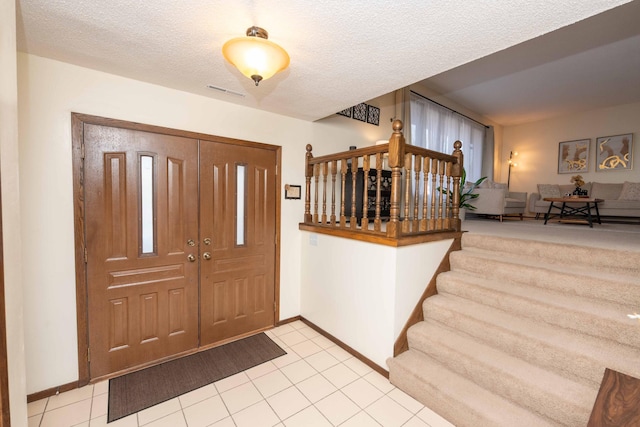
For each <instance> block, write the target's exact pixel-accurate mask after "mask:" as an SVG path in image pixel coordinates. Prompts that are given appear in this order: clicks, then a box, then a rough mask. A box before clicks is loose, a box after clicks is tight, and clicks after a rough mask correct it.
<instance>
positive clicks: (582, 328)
mask: <svg viewBox="0 0 640 427" xmlns="http://www.w3.org/2000/svg"><path fill="white" fill-rule="evenodd" d="M437 288H438V292H439V293H450V294H452V295H456V296H459V297H462V298H467V299H469V300H472V301H475V302H478V303H481V304H486V305H488V306H490V307H494V308H498V309H500V310H503V311H506V312H508V313H511V314H513V315H516V316H525V317H527V318H530V319H533V320H536V321H540V322H546V323H548V324H552V325H556V326H560V327H563V328H568V329H573V330H577V331H579V332H582V333H585V334H588V335H593V336H596V337H600V338H603V339H609V340H613V341H617V342H619V343H621V344H625V345H630V346H633V347H638V348H639V349H640V333H638V330H637V327H635V326H636V325H633V324H632V323H631V322H629V321H628V320H629V319H628V318H627V316H626V314H625V313H623V312H621V313H620V319H619V320H617V321H616V320H613V319H603V318H600V317H593V316H590V315H589V313H584V312H579V311H574V310H571V309H568V308H565V307H562V308H560V307H556V306H552V305H548V304H545V303H541V302H539V301H534V300H530V299H526V298H521V297H518V296H515V295H511V294H508V293H503V292H497V291H495V290H492V289H487V288H483V287H480V286H477V285H475V284H473V283H470V282H466V283H462V282H461V281H460V280H455V281H454V280H450V279H449V277H448V276H447V274H440V275H439V276H438V278H437Z"/></svg>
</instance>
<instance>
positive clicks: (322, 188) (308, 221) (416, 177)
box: [301, 120, 463, 243]
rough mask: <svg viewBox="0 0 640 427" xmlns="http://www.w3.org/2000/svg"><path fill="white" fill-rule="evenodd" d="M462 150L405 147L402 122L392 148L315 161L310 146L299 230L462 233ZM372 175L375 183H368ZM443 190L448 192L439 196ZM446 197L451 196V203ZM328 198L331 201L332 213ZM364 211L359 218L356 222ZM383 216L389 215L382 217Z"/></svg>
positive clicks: (396, 234) (396, 123) (394, 235)
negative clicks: (385, 193)
mask: <svg viewBox="0 0 640 427" xmlns="http://www.w3.org/2000/svg"><path fill="white" fill-rule="evenodd" d="M461 146H462V143H461V142H460V141H456V142H455V143H454V151H453V154H451V155H450V154H444V153H439V152H436V151H432V150H427V149H424V148H421V147H416V146H413V145H407V144H406V141H405V139H404V136H403V134H402V122H401V121H400V120H396V121H394V122H393V134H392V135H391V137H390V138H389V143H388V144H382V145H376V146H372V147H365V148H360V149H356V150H350V151H345V152H340V153H335V154H330V155H325V156H320V157H313V154H312V147H311V145H307V147H306V149H307V153H306V168H305V181H306V182H305V212H304V222H303V224H301V228H304V229H309V227H320V228H323V229H332V230H343V231H347V230H348V231H352V232H356V233H362V234H368V235H375V236H380V237H386V238H388V239H400V238H407V237H411V236H420V235H431V234H435V233H445V234H447V233H451V232H460V219H459V212H460V210H459V208H460V207H459V206H458V200H459V196H460V192H459V189H460V177H461V175H462V164H463V154H462V151H461V150H460V148H461ZM385 159H388V167H385V164H384V163H386V162H387V160H385ZM359 170H361V174H360V175H359V173H360V172H359ZM383 170H386V171H387V172H386V174H385V175H387V176H388V175H389V172H388V171H389V170H390V175H391V185H390V187H391V191H390V197H388V200H383V199H385V198H384V197H382V186H383V180H384V179H385V178H383ZM338 175H339V176H338ZM371 175H373V177H375V179H370V177H371ZM329 176H330V177H331V178H330V179H329ZM359 176H361V178H360V179H362V180H363V181H364V182H363V184H364V185H363V186H362V187H363V193H362V195H361V196H362V199H361V200H362V201H361V205H360V206H358V205H357V200H358V199H359V197H358V196H360V195H359V194H357V193H356V189H357V187H358V186H357V179H358V177H359ZM338 180H339V182H340V184H339V185H338V189H337V188H336V181H338ZM348 181H349V182H348ZM312 183H313V185H312ZM371 186H375V189H372V188H370V187H371ZM348 187H350V189H349V188H348ZM440 188H443V189H446V190H447V191H446V192H445V191H440V190H439V189H440ZM370 191H372V194H371V195H370V193H369V192H370ZM346 192H349V194H348V195H347V193H346ZM373 194H375V196H374V195H373ZM446 194H452V195H453V196H452V197H450V198H449V197H447V196H446ZM347 196H348V197H347ZM328 197H330V199H331V203H330V210H329V211H327V199H328ZM320 198H321V200H320ZM371 198H375V200H371ZM311 200H313V211H312V210H311ZM383 205H384V206H383ZM372 206H373V209H371V207H372ZM383 208H384V209H383ZM320 209H321V210H320ZM336 209H337V210H336ZM360 209H361V216H360V217H358V216H357V212H358V211H359V210H360ZM383 211H384V212H385V213H387V212H388V215H385V216H384V217H383V216H382V213H383ZM370 214H372V215H373V218H371V217H370ZM383 220H386V222H384V221H383ZM303 226H304V227H303ZM350 236H351V237H353V234H350ZM442 237H443V238H445V236H442ZM429 240H433V239H429ZM416 243H418V241H416Z"/></svg>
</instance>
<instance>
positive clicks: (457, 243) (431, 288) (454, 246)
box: [393, 237, 462, 357]
mask: <svg viewBox="0 0 640 427" xmlns="http://www.w3.org/2000/svg"><path fill="white" fill-rule="evenodd" d="M460 249H462V238H461V237H456V238H455V239H454V240H453V242H451V246H449V250H448V251H447V253H446V254H445V256H444V258H442V261H440V265H439V266H438V268H437V269H436V271H435V272H434V273H433V277H431V281H430V282H429V284H428V285H427V288H426V289H425V290H424V292H423V294H422V296H421V297H420V299H419V300H418V303H417V304H416V306H415V308H414V309H413V311H412V312H411V315H410V316H409V319H408V320H407V323H406V324H405V325H404V327H403V328H402V331H401V332H400V335H398V338H397V339H396V342H395V344H394V345H393V356H394V357H395V356H397V355H399V354H400V353H404V352H405V351H407V350H409V341H408V340H407V331H408V330H409V328H410V327H411V326H413V325H415V324H416V323H418V322H422V321H423V320H424V313H423V311H422V304H423V303H424V300H426V299H427V298H429V297H431V296H433V295H436V294H437V293H438V289H437V288H436V279H437V278H438V275H439V274H440V273H444V272H445V271H449V270H451V263H450V261H449V255H450V254H451V252H453V251H459V250H460Z"/></svg>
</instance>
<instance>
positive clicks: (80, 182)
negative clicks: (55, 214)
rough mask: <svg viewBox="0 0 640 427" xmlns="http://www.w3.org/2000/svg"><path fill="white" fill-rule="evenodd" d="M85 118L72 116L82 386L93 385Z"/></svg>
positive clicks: (77, 300)
mask: <svg viewBox="0 0 640 427" xmlns="http://www.w3.org/2000/svg"><path fill="white" fill-rule="evenodd" d="M83 140H84V123H83V121H82V116H81V115H79V114H75V113H71V151H72V167H73V221H74V248H75V261H76V313H77V314H76V317H77V326H78V383H79V384H81V385H85V384H88V383H89V360H88V353H89V337H88V334H89V328H88V321H87V315H88V314H87V265H86V264H85V261H84V248H85V224H84V161H83V158H82V152H83V149H82V146H83Z"/></svg>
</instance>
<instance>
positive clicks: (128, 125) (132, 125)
mask: <svg viewBox="0 0 640 427" xmlns="http://www.w3.org/2000/svg"><path fill="white" fill-rule="evenodd" d="M71 116H72V117H76V118H77V119H78V120H79V121H80V122H81V123H83V124H84V123H88V124H93V125H100V126H109V127H114V128H121V129H130V130H139V131H143V132H151V133H159V134H162V135H172V136H180V137H184V138H191V139H198V140H204V141H212V142H219V143H222V144H233V145H241V146H245V147H256V148H262V149H265V150H271V151H278V150H281V147H280V146H278V145H272V144H265V143H263V142H254V141H245V140H241V139H234V138H226V137H223V136H217V135H208V134H205V133H199V132H190V131H187V130H181V129H172V128H165V127H162V126H155V125H148V124H144V123H136V122H129V121H125V120H118V119H110V118H107V117H100V116H91V115H88V114H81V113H71Z"/></svg>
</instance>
